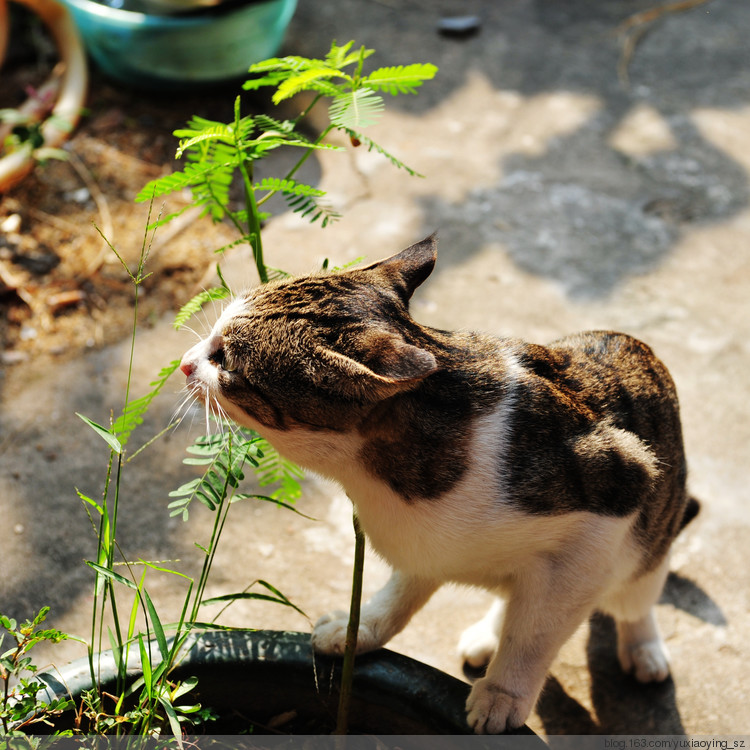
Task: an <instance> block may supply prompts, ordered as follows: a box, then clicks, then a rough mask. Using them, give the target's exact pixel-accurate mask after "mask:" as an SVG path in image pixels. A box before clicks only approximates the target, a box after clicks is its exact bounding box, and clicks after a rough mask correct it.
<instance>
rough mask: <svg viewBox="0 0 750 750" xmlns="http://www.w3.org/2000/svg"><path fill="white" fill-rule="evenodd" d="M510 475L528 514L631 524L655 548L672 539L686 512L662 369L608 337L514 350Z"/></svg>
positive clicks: (681, 462) (635, 347) (620, 337)
mask: <svg viewBox="0 0 750 750" xmlns="http://www.w3.org/2000/svg"><path fill="white" fill-rule="evenodd" d="M515 356H516V360H517V361H518V362H519V364H520V365H521V372H522V373H523V374H522V375H521V376H520V378H518V380H517V383H516V388H515V391H514V416H513V428H512V438H511V440H510V441H509V445H510V453H509V456H508V461H507V464H506V465H507V467H508V471H509V486H510V487H512V488H513V494H514V499H515V501H516V502H517V503H518V504H519V505H520V506H522V507H523V508H524V509H525V510H527V511H528V512H531V513H542V514H552V515H554V514H559V513H563V512H568V511H576V510H584V511H590V512H594V513H598V514H601V515H609V516H623V517H624V516H628V515H630V514H631V513H633V512H635V511H637V512H638V513H639V525H640V526H642V527H643V529H644V534H645V535H646V536H648V537H650V538H652V539H655V538H657V537H661V538H663V539H665V540H666V539H668V538H670V537H672V536H673V535H674V534H675V533H676V529H677V528H678V526H679V523H680V521H681V519H682V515H683V512H684V504H685V502H686V493H685V478H686V466H685V458H684V450H683V443H682V431H681V427H680V416H679V405H678V401H677V394H676V390H675V386H674V383H673V381H672V378H671V377H670V375H669V372H668V370H667V368H666V367H665V366H664V364H663V363H662V362H661V361H660V360H659V359H658V358H657V357H656V356H655V354H654V353H653V351H652V350H651V349H650V347H648V346H647V345H646V344H644V343H643V342H641V341H639V340H638V339H635V338H633V337H631V336H628V335H626V334H622V333H614V332H611V331H589V332H584V333H579V334H575V335H573V336H569V337H566V338H563V339H559V340H558V341H555V342H553V343H552V344H550V345H549V346H546V347H543V346H536V345H533V344H517V345H516V352H515Z"/></svg>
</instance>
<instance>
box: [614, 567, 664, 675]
mask: <svg viewBox="0 0 750 750" xmlns="http://www.w3.org/2000/svg"><path fill="white" fill-rule="evenodd" d="M668 572H669V559H668V557H666V558H665V559H664V560H663V561H662V562H661V564H660V565H659V566H658V567H657V568H656V569H655V570H653V571H651V572H649V573H646V574H645V575H642V576H640V577H639V578H637V579H636V580H635V581H632V582H630V583H628V584H626V585H625V586H623V587H622V588H621V589H620V590H619V591H618V592H617V593H616V594H615V595H614V596H611V597H609V598H608V599H607V600H606V601H605V602H604V604H603V606H602V609H603V610H604V611H605V612H608V613H610V614H611V615H613V616H614V618H615V622H616V623H617V657H618V659H619V662H620V666H621V667H622V669H623V671H624V672H626V673H628V674H633V675H634V677H635V678H636V679H637V680H638V681H639V682H660V681H662V680H665V679H666V678H667V677H668V676H669V656H668V653H667V647H666V645H665V644H664V641H663V640H662V637H661V635H660V633H659V628H658V626H657V624H656V618H655V616H654V605H655V604H656V602H657V601H658V600H659V596H660V595H661V591H662V589H663V587H664V581H665V580H666V578H667V574H668Z"/></svg>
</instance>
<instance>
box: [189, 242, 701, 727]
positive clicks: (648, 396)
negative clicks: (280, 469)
mask: <svg viewBox="0 0 750 750" xmlns="http://www.w3.org/2000/svg"><path fill="white" fill-rule="evenodd" d="M436 258H437V250H436V238H435V236H434V235H432V236H430V237H428V238H426V239H425V240H423V241H422V242H418V243H416V244H414V245H412V246H411V247H409V248H407V249H406V250H404V251H403V252H401V253H399V254H397V255H394V256H392V257H390V258H387V259H386V260H383V261H380V262H377V263H374V264H372V265H369V266H367V267H364V268H355V269H351V270H346V271H343V272H339V273H319V274H313V275H310V276H304V277H300V278H292V279H285V280H282V281H277V282H272V283H270V284H267V285H265V286H262V287H260V288H257V289H254V290H252V291H250V292H248V293H246V294H244V295H242V296H240V297H238V298H236V299H234V300H233V301H232V302H231V303H230V304H229V305H228V307H227V308H226V309H225V311H224V312H223V313H222V314H221V316H220V318H219V319H218V321H217V323H216V324H215V326H214V327H213V329H212V331H211V333H210V334H209V335H208V336H207V337H206V338H205V339H204V340H203V341H201V342H200V343H198V344H197V345H196V346H194V347H193V348H192V349H190V350H189V351H188V352H187V353H186V354H185V355H184V357H183V359H182V362H181V369H182V371H183V372H184V373H185V375H186V377H187V385H188V388H189V389H190V390H191V391H192V392H193V393H194V394H195V396H196V397H197V398H198V399H200V400H202V401H204V402H208V403H210V404H215V405H218V406H217V408H219V407H220V409H221V410H222V411H223V412H224V413H225V414H226V415H227V416H228V417H229V418H230V419H232V420H234V421H235V422H237V423H238V424H240V425H244V426H246V427H250V428H252V429H254V430H256V431H257V432H259V433H260V434H261V435H262V436H263V437H265V438H266V439H267V440H268V441H269V442H270V443H271V444H272V445H274V447H275V448H276V449H277V450H278V451H279V452H280V453H281V454H282V455H284V456H286V457H287V458H289V459H291V460H292V461H294V462H296V463H298V464H299V465H301V466H303V467H307V468H309V469H311V470H313V471H315V472H317V473H319V474H322V475H324V476H327V477H330V478H332V479H334V480H336V481H338V482H339V483H340V484H341V486H342V487H343V488H344V490H345V491H346V492H347V494H348V495H349V497H350V498H351V501H352V503H353V504H354V507H355V510H356V514H357V516H358V519H359V522H360V524H361V526H362V528H363V529H364V531H365V532H366V534H367V537H368V538H369V542H370V544H371V545H372V547H373V548H374V549H375V550H376V551H377V553H378V554H379V555H381V556H382V557H383V558H384V559H385V560H386V561H387V562H388V563H389V564H390V565H391V566H392V569H393V572H392V576H391V578H390V580H389V581H388V583H387V584H386V585H385V586H384V588H383V589H382V590H380V591H379V592H378V593H376V594H375V595H374V596H373V598H372V599H371V600H370V601H369V602H367V603H366V604H365V605H364V606H363V608H362V613H361V624H360V630H359V637H358V642H357V651H358V652H360V653H361V652H366V651H370V650H373V649H377V648H380V647H381V646H383V645H384V644H386V643H387V642H388V641H389V640H390V639H391V638H392V637H393V636H394V635H395V634H396V633H398V632H399V631H401V630H402V629H403V628H404V626H406V624H407V623H408V621H409V619H410V618H411V617H412V615H413V614H414V613H415V612H416V611H417V610H418V609H419V608H420V607H422V605H424V604H425V603H426V602H427V600H428V599H429V598H430V596H431V595H432V594H433V593H434V592H435V590H436V589H437V588H438V587H439V586H441V585H442V584H443V583H446V582H454V583H459V584H468V585H470V586H476V587H482V588H484V589H487V590H489V591H490V592H493V593H495V594H497V595H498V600H497V603H495V604H494V605H493V606H492V607H491V609H490V611H489V612H488V613H487V615H486V616H485V617H484V618H483V619H482V620H481V621H480V622H479V623H477V624H475V625H473V626H471V627H470V628H468V629H467V630H466V631H465V632H464V634H463V635H462V636H461V639H460V642H459V652H460V655H461V656H462V658H463V659H464V661H465V663H467V664H468V665H470V666H472V667H477V668H480V667H485V666H486V673H485V675H484V676H483V677H482V678H481V679H479V680H477V681H476V682H475V683H474V685H473V687H472V689H471V692H470V694H469V697H468V701H467V704H466V710H467V721H468V723H469V725H470V726H471V727H472V728H473V730H474V731H475V732H477V733H500V732H503V731H506V730H510V729H513V728H516V727H520V726H521V725H523V724H524V722H525V721H526V719H527V717H528V715H529V713H530V712H531V710H532V708H533V706H534V704H535V701H536V699H537V697H538V695H539V693H540V690H541V688H542V685H543V683H544V680H545V676H546V673H547V670H548V668H549V666H550V664H551V662H552V660H553V659H554V657H555V655H556V653H557V651H558V649H559V648H560V647H561V646H562V644H563V643H564V642H565V641H566V640H567V639H568V638H569V637H570V635H571V634H572V633H573V632H574V631H575V630H576V629H577V628H578V626H579V625H580V624H581V623H582V622H584V621H585V620H586V619H587V618H588V617H589V615H590V614H591V613H592V612H593V611H594V610H601V611H604V612H607V613H609V614H611V615H612V616H613V617H614V618H615V621H616V624H617V636H618V646H617V649H618V657H619V662H620V664H621V666H622V668H623V670H625V671H626V672H630V673H633V674H634V675H635V677H636V679H637V680H639V681H641V682H651V681H660V680H664V679H666V678H667V676H668V674H669V665H668V661H667V654H666V649H665V646H664V643H663V642H662V639H661V637H660V635H659V632H658V629H657V625H656V622H655V619H654V611H653V609H654V604H655V603H656V601H657V600H658V598H659V596H660V592H661V590H662V587H663V584H664V581H665V578H666V576H667V568H668V559H669V549H670V545H671V543H672V541H673V540H674V538H675V537H676V535H677V533H678V532H679V530H680V529H681V527H682V526H683V525H684V523H686V522H687V521H688V520H689V519H690V517H691V516H692V515H694V514H695V512H696V507H697V502H696V501H693V500H692V499H689V498H688V494H687V492H686V462H685V457H684V451H683V442H682V434H681V426H680V417H679V407H678V401H677V395H676V391H675V387H674V384H673V382H672V379H671V377H670V375H669V373H668V372H667V370H666V368H665V366H664V365H663V364H662V363H661V362H660V361H659V360H658V359H657V358H656V357H655V356H654V354H653V353H652V351H651V349H650V348H649V347H648V346H646V344H644V343H641V342H640V341H638V340H636V339H634V338H631V337H630V336H627V335H625V334H621V333H614V332H610V331H594V332H586V333H580V334H577V335H573V336H570V337H566V338H563V339H560V340H558V341H555V342H554V343H552V344H550V345H548V346H540V345H536V344H530V343H525V342H523V341H521V340H518V339H512V338H497V337H494V336H489V335H484V334H480V333H466V332H448V331H442V330H436V329H432V328H428V327H426V326H423V325H420V324H419V323H417V322H416V321H415V320H413V319H412V317H411V316H410V314H409V300H410V298H411V296H412V294H413V292H414V290H415V289H416V288H417V287H418V286H419V285H420V284H421V283H422V282H423V281H424V280H425V279H426V278H427V277H428V276H429V274H430V273H431V272H432V270H433V267H434V265H435V262H436ZM501 602H502V603H501ZM346 626H347V614H346V613H345V612H334V613H332V614H329V615H324V616H323V617H322V618H321V619H320V620H318V622H317V623H316V624H315V626H314V629H313V634H312V642H313V646H314V648H315V649H316V650H317V651H319V652H323V653H328V654H341V653H342V652H343V648H344V643H345V639H346Z"/></svg>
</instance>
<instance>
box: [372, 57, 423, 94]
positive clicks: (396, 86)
mask: <svg viewBox="0 0 750 750" xmlns="http://www.w3.org/2000/svg"><path fill="white" fill-rule="evenodd" d="M437 71H438V69H437V66H435V65H431V64H429V63H425V64H422V63H415V64H413V65H395V66H392V67H388V68H378V69H377V70H374V71H373V72H372V73H370V75H368V76H367V77H366V78H365V79H364V83H365V85H366V86H368V87H369V88H371V89H374V90H376V91H386V92H388V93H389V94H392V95H393V96H395V95H396V94H416V93H417V89H418V88H419V87H420V86H421V85H422V84H423V83H424V82H425V81H429V80H430V79H432V78H434V77H435V74H436V73H437Z"/></svg>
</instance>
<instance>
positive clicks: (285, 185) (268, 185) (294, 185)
mask: <svg viewBox="0 0 750 750" xmlns="http://www.w3.org/2000/svg"><path fill="white" fill-rule="evenodd" d="M253 189H254V190H272V191H274V192H277V193H284V195H309V196H315V197H319V196H321V195H325V194H326V191H325V190H320V189H319V188H314V187H312V186H311V185H305V184H304V183H303V182H297V181H296V180H281V179H279V178H277V177H265V178H264V179H262V180H261V181H260V182H258V183H257V184H255V185H253Z"/></svg>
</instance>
